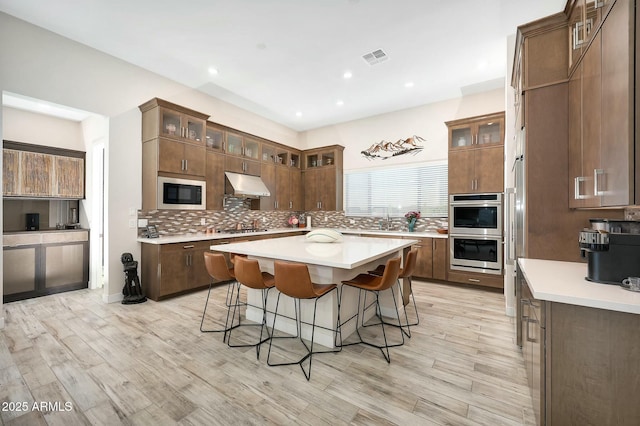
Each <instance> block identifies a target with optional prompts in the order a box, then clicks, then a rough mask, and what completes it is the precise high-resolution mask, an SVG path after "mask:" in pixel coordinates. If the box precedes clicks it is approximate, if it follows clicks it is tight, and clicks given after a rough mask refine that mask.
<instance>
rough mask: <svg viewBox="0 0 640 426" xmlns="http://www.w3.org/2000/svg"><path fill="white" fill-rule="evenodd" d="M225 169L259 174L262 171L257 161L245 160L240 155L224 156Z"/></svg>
mask: <svg viewBox="0 0 640 426" xmlns="http://www.w3.org/2000/svg"><path fill="white" fill-rule="evenodd" d="M224 169H225V171H227V172H234V173H242V174H245V175H252V176H260V173H261V172H262V170H261V167H260V162H259V161H252V160H246V159H244V158H242V157H232V156H229V155H227V156H225V167H224Z"/></svg>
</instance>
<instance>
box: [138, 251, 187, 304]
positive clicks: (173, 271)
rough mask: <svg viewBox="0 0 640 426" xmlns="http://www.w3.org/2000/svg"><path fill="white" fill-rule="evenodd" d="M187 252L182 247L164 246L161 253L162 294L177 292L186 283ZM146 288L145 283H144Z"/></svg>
mask: <svg viewBox="0 0 640 426" xmlns="http://www.w3.org/2000/svg"><path fill="white" fill-rule="evenodd" d="M187 254H188V253H185V250H184V249H182V247H180V248H178V249H175V248H174V247H162V249H161V253H160V264H161V265H162V266H161V271H160V274H161V275H160V294H159V295H160V296H165V295H169V294H173V293H177V292H179V291H182V290H183V289H184V286H185V285H186V280H187V275H188V272H189V270H188V268H187V257H186V256H187ZM143 288H144V284H143Z"/></svg>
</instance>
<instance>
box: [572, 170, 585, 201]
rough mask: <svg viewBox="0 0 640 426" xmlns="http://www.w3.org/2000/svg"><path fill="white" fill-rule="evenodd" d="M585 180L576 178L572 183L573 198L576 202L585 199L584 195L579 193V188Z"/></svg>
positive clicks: (580, 177) (581, 177)
mask: <svg viewBox="0 0 640 426" xmlns="http://www.w3.org/2000/svg"><path fill="white" fill-rule="evenodd" d="M586 180H587V178H586V177H584V176H578V177H575V178H574V182H573V198H574V199H576V200H584V199H586V198H587V196H586V195H584V194H581V193H580V187H581V186H582V182H585V181H586Z"/></svg>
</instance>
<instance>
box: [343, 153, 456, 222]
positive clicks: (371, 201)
mask: <svg viewBox="0 0 640 426" xmlns="http://www.w3.org/2000/svg"><path fill="white" fill-rule="evenodd" d="M447 172H448V169H447V163H446V162H437V163H436V162H433V163H427V164H420V165H412V166H402V167H394V168H384V169H374V170H354V171H346V172H345V187H344V192H345V214H346V215H347V216H386V215H389V216H390V217H402V216H404V214H405V213H407V212H408V211H412V210H415V211H419V212H420V213H421V215H422V216H423V217H446V216H447V213H448V178H447Z"/></svg>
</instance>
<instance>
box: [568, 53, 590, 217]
mask: <svg viewBox="0 0 640 426" xmlns="http://www.w3.org/2000/svg"><path fill="white" fill-rule="evenodd" d="M583 176H584V174H583V173H582V64H580V65H578V68H576V70H575V72H574V73H573V75H572V76H571V79H570V80H569V207H572V208H579V207H583V206H584V201H583V199H582V198H581V197H582V196H583V194H584V191H585V189H586V188H584V186H585V185H584V184H583V183H582V181H583Z"/></svg>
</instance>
